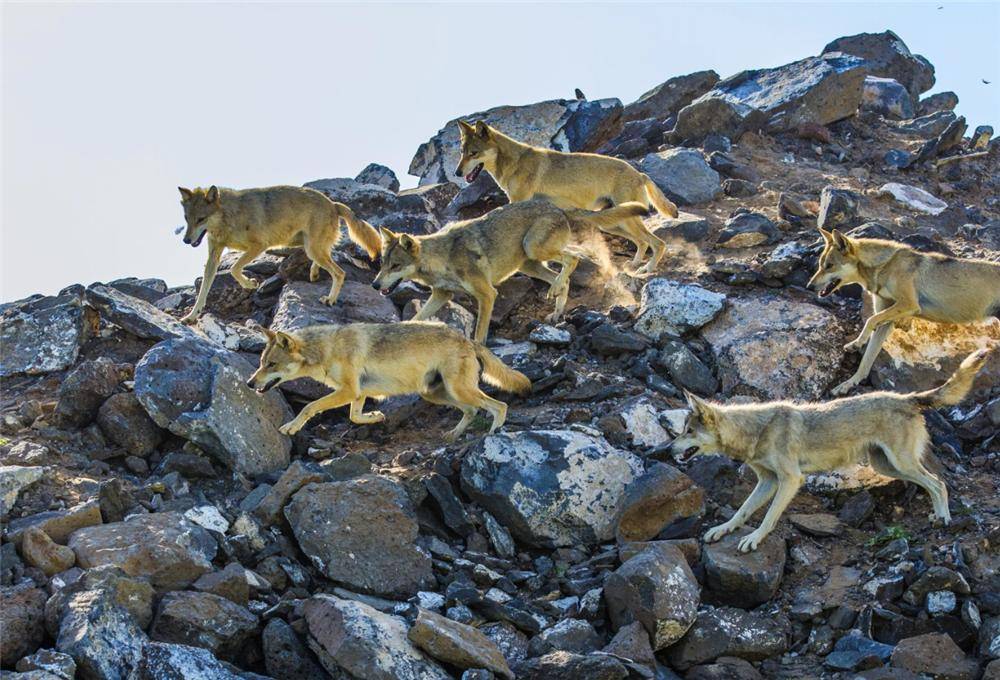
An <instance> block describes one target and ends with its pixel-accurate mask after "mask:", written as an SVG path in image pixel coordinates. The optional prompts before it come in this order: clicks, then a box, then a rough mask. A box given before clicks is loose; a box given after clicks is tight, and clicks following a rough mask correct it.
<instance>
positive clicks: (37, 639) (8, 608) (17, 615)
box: [0, 582, 46, 665]
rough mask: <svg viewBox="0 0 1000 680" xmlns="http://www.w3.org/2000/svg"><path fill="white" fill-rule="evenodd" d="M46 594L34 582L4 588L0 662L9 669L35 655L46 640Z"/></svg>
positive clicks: (0, 608) (0, 602) (0, 607)
mask: <svg viewBox="0 0 1000 680" xmlns="http://www.w3.org/2000/svg"><path fill="white" fill-rule="evenodd" d="M45 600H46V595H45V591H44V590H42V589H41V588H35V587H34V585H33V584H32V583H31V582H28V583H21V584H18V585H16V586H9V587H0V612H2V613H3V625H0V659H3V661H4V664H5V665H8V664H11V663H13V662H14V661H16V660H17V659H20V658H21V657H22V656H24V655H26V654H31V653H32V652H34V651H35V650H36V649H38V647H39V646H40V645H41V644H42V640H44V639H45Z"/></svg>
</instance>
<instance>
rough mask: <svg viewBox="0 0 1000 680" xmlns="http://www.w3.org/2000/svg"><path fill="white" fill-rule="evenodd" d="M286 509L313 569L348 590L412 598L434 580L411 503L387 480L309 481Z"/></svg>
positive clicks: (286, 515) (401, 490) (291, 524)
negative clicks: (419, 545) (314, 482)
mask: <svg viewBox="0 0 1000 680" xmlns="http://www.w3.org/2000/svg"><path fill="white" fill-rule="evenodd" d="M284 512H285V517H286V518H287V519H288V523H289V525H290V526H291V527H292V531H293V533H294V534H295V538H296V540H297V541H298V543H299V547H300V548H302V551H303V552H304V553H305V554H306V555H308V556H309V559H310V560H312V562H313V564H314V565H315V566H316V568H317V569H319V570H320V571H321V572H322V573H323V574H324V575H325V576H326V577H327V578H329V579H332V580H334V581H338V582H340V583H343V584H344V585H345V586H347V587H348V588H350V589H353V590H361V591H363V592H366V593H372V594H375V595H386V596H402V597H410V596H412V595H415V594H416V592H417V591H418V590H420V589H422V588H427V587H428V586H429V585H430V584H431V583H432V582H433V577H432V575H431V559H430V555H429V554H427V553H426V552H425V551H424V550H423V549H422V548H420V547H418V546H417V545H416V544H415V542H414V541H415V539H416V538H417V534H418V530H419V529H418V526H417V520H416V514H415V512H414V509H413V505H412V503H411V502H410V499H409V497H408V496H407V495H406V492H405V491H403V489H402V488H401V487H400V486H399V485H397V484H396V483H394V482H392V481H391V480H389V479H386V478H384V477H376V476H374V475H364V476H362V477H358V478H357V479H351V480H348V481H344V482H328V483H322V484H307V485H306V486H304V487H302V489H300V490H299V491H298V492H296V493H295V495H294V496H292V500H291V502H290V503H289V504H288V505H287V506H285V511H284Z"/></svg>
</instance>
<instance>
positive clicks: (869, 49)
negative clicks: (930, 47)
mask: <svg viewBox="0 0 1000 680" xmlns="http://www.w3.org/2000/svg"><path fill="white" fill-rule="evenodd" d="M827 52H845V53H847V54H853V55H854V56H856V57H861V58H862V59H864V60H865V65H864V70H865V72H866V73H868V74H870V75H873V76H881V77H883V78H892V79H893V80H896V81H897V82H899V83H902V85H903V87H905V88H906V89H907V90H908V91H909V93H910V94H911V95H912V96H913V97H914V98H916V97H918V96H919V95H921V94H922V93H924V92H926V91H927V90H929V89H931V87H933V86H934V67H933V66H932V65H931V63H930V62H929V61H927V60H926V59H924V58H923V57H921V56H920V55H917V54H911V53H910V50H909V48H908V47H907V46H906V43H904V42H903V41H902V39H901V38H900V37H899V36H898V35H896V34H895V33H893V32H892V31H885V32H884V33H859V34H857V35H850V36H845V37H843V38H837V39H836V40H834V41H833V42H831V43H829V44H828V45H827V46H826V47H824V48H823V53H824V54H825V53H827Z"/></svg>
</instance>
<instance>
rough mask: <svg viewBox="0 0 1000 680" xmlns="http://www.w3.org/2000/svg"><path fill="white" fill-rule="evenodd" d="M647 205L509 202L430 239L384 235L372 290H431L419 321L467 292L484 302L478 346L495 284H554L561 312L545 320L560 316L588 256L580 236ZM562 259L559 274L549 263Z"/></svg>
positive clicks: (552, 294)
mask: <svg viewBox="0 0 1000 680" xmlns="http://www.w3.org/2000/svg"><path fill="white" fill-rule="evenodd" d="M645 212H646V207H645V205H643V204H639V203H626V204H622V205H619V206H615V207H614V208H608V209H607V210H604V211H600V212H591V211H587V210H562V209H560V208H557V207H556V206H554V205H553V204H552V203H550V202H549V201H547V200H540V199H535V200H530V201H522V202H519V203H511V204H510V205H505V206H502V207H500V208H497V209H496V210H492V211H490V212H489V213H487V214H486V215H483V216H482V217H479V218H476V219H474V220H467V221H465V222H454V223H452V224H449V225H447V226H446V227H445V228H444V229H442V230H441V231H439V232H437V233H435V234H430V235H428V236H410V235H409V234H395V233H393V232H392V231H390V230H388V229H384V228H383V229H382V268H381V270H380V271H379V273H378V276H376V277H375V281H374V282H373V283H372V285H373V286H375V287H376V288H378V289H379V290H383V291H385V290H391V289H392V288H393V287H395V286H396V284H398V283H399V282H400V281H402V280H403V279H410V280H413V281H417V282H418V283H422V284H424V285H425V286H430V287H431V296H430V298H429V299H428V301H427V304H425V305H424V306H423V307H422V308H421V309H420V311H419V312H418V313H417V315H416V316H415V317H414V318H415V319H416V320H418V321H419V320H423V319H428V318H430V317H432V316H433V315H434V314H435V313H436V312H437V311H438V310H439V309H440V308H441V307H442V306H443V305H444V304H445V303H447V302H448V301H449V300H450V299H451V298H452V296H453V295H454V294H455V293H467V294H469V295H471V296H472V297H474V298H475V299H476V301H477V302H478V305H479V307H478V314H477V318H476V332H475V335H474V338H475V340H476V342H483V341H484V340H485V339H486V335H487V333H488V331H489V326H490V318H491V316H492V314H493V303H494V301H495V300H496V296H497V289H496V286H497V285H499V284H500V283H501V282H502V281H504V280H506V279H507V278H509V277H511V276H513V275H514V274H515V273H517V272H521V273H523V274H527V275H528V276H531V277H534V278H536V279H539V280H541V281H544V282H546V283H548V284H549V292H548V297H550V298H554V299H555V310H554V311H553V312H552V314H550V315H549V316H548V317H547V319H548V320H549V321H556V320H558V319H559V318H560V316H562V313H563V310H564V309H565V307H566V300H567V298H568V296H569V277H570V275H571V274H572V273H573V270H574V269H576V266H577V264H579V258H580V257H581V256H582V255H585V252H584V250H583V249H582V248H581V247H580V246H578V245H577V244H576V243H575V242H574V234H576V233H580V231H581V230H583V229H586V228H589V227H598V228H599V227H600V226H601V225H606V224H608V223H613V222H616V221H619V220H621V219H623V218H628V217H631V216H635V215H642V214H645ZM548 261H556V262H558V263H559V264H560V265H561V269H560V270H559V272H558V274H557V273H556V272H555V271H553V270H552V269H549V267H547V266H546V265H545V263H546V262H548Z"/></svg>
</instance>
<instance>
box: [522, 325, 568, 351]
mask: <svg viewBox="0 0 1000 680" xmlns="http://www.w3.org/2000/svg"><path fill="white" fill-rule="evenodd" d="M528 340H530V341H531V342H533V343H535V344H538V345H551V346H553V347H563V346H565V345H568V344H569V343H570V341H572V340H573V336H572V335H571V334H570V332H569V331H568V330H565V329H563V328H556V327H555V326H549V325H547V324H541V325H539V326H536V327H535V328H533V329H532V331H531V333H529V334H528Z"/></svg>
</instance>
